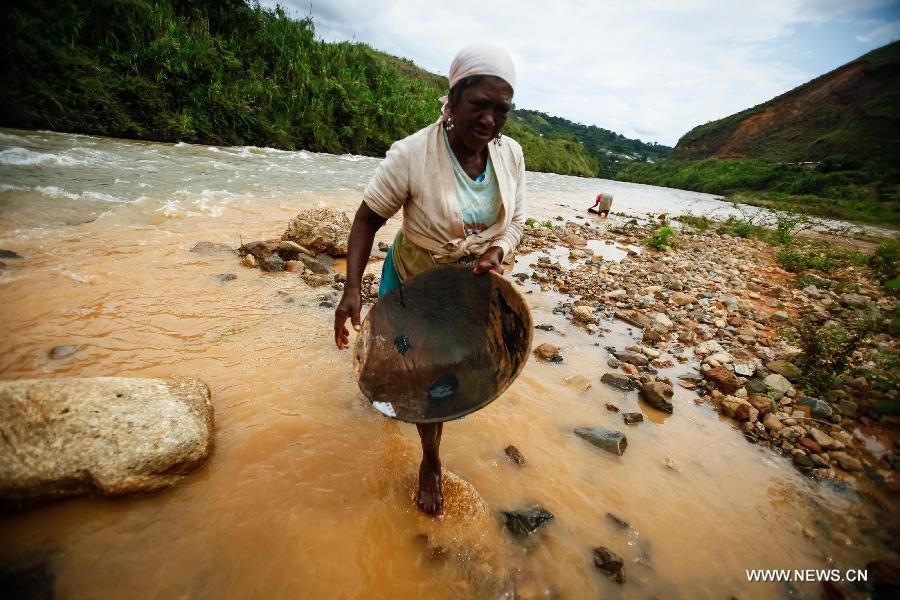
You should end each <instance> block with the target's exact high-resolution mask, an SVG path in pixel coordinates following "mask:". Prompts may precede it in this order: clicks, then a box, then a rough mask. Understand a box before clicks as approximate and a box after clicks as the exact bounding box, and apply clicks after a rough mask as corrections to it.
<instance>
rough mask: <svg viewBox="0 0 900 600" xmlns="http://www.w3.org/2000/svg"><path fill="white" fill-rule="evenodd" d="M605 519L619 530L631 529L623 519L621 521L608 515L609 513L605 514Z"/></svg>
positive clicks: (610, 514)
mask: <svg viewBox="0 0 900 600" xmlns="http://www.w3.org/2000/svg"><path fill="white" fill-rule="evenodd" d="M606 518H607V519H609V520H610V521H612V522H613V523H615V524H616V525H618V526H619V528H620V529H630V528H631V524H630V523H629V522H628V521H626V520H625V519H622V518H620V517H617V516H616V515H614V514H612V513H609V512H608V513H606Z"/></svg>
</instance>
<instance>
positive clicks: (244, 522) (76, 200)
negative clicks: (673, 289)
mask: <svg viewBox="0 0 900 600" xmlns="http://www.w3.org/2000/svg"><path fill="white" fill-rule="evenodd" d="M377 164H378V161H377V160H376V159H373V158H367V157H357V156H332V155H324V154H315V153H309V152H285V151H279V150H272V149H264V148H253V147H243V148H224V147H222V148H217V147H206V146H195V145H187V144H174V145H172V144H158V143H144V142H135V141H126V140H115V139H105V138H98V137H90V136H77V135H67V134H58V133H50V132H30V131H18V130H0V248H5V249H10V250H15V251H17V252H18V253H19V254H21V255H23V256H24V257H25V258H24V259H23V260H21V261H15V262H14V261H7V262H8V263H9V265H8V267H7V268H6V269H4V270H2V271H0V303H2V306H3V320H2V322H3V325H2V341H0V377H2V378H4V379H15V378H26V377H64V376H85V377H91V376H109V375H117V376H134V377H169V376H192V377H198V378H200V379H202V380H204V381H205V382H207V384H208V385H209V387H210V389H211V391H212V398H213V403H214V406H215V415H216V416H215V418H216V432H215V451H214V454H213V456H212V457H211V459H210V460H209V462H208V463H207V464H206V465H205V466H203V467H201V468H200V469H198V470H197V471H196V472H194V473H192V474H191V475H189V476H187V477H186V478H185V479H184V480H183V481H182V482H181V483H179V484H178V485H177V486H175V487H173V488H171V489H169V490H166V491H164V492H162V493H157V494H154V495H149V496H145V497H138V498H130V499H116V500H105V499H99V498H83V499H76V500H68V501H65V502H59V503H56V504H52V505H47V506H43V507H39V508H36V509H33V510H30V511H27V512H24V513H19V514H14V515H6V516H4V517H2V520H0V539H2V540H3V542H2V544H0V559H2V560H3V562H4V563H6V564H17V563H20V562H21V561H29V560H34V561H38V562H39V563H40V564H42V565H45V571H46V576H47V577H48V578H50V579H51V580H52V585H53V586H54V589H55V591H56V594H57V596H58V597H59V598H119V597H122V596H123V595H126V594H127V595H128V596H134V597H141V598H197V599H204V598H272V597H279V598H285V597H312V598H321V597H342V598H362V597H366V598H382V597H392V598H453V597H500V596H501V595H502V594H503V593H504V592H508V591H509V589H510V583H509V582H510V581H514V582H515V586H516V589H517V592H518V593H519V595H520V596H521V597H562V598H579V597H598V596H600V597H608V596H612V597H622V598H650V597H660V598H663V597H664V598H716V599H720V598H726V597H741V598H783V597H785V596H792V597H808V598H818V597H819V594H820V590H821V587H820V585H819V584H815V585H813V584H804V583H794V584H785V583H777V584H776V583H750V582H748V581H747V575H746V570H748V569H762V568H778V569H831V568H836V565H837V566H840V568H841V569H845V568H858V569H862V568H864V565H865V563H866V562H867V561H868V560H871V559H872V558H874V557H876V556H877V550H878V549H877V548H876V547H875V546H874V544H873V543H872V542H871V541H870V540H869V539H868V538H867V537H866V535H865V534H864V533H863V532H861V530H862V529H864V528H865V527H868V526H870V525H871V521H870V520H869V519H870V517H869V516H868V514H867V513H865V512H864V510H863V509H862V507H861V505H860V503H859V497H858V496H857V494H856V492H855V491H854V489H853V488H852V487H851V486H847V485H836V484H824V483H817V482H814V481H811V480H809V479H807V478H804V477H803V476H802V475H801V474H800V473H798V472H797V471H796V470H795V469H794V468H793V467H792V466H791V465H790V463H789V461H788V460H786V459H784V458H782V457H780V456H777V455H775V454H774V453H772V452H770V451H768V450H766V449H763V448H761V447H759V446H755V445H751V444H748V443H746V442H745V440H744V439H743V438H742V436H741V433H740V431H738V430H737V429H735V428H734V427H733V426H732V425H731V424H730V422H729V421H727V420H724V419H722V418H720V417H719V416H718V415H717V414H716V412H715V410H714V409H713V408H712V407H710V406H708V405H697V404H695V403H694V402H693V399H694V398H695V395H694V394H693V393H691V392H688V391H687V390H684V389H681V388H680V387H678V386H677V385H676V386H675V398H674V399H673V403H674V404H675V406H676V409H675V413H674V414H673V415H671V416H668V415H664V414H663V413H659V412H657V411H655V410H654V409H652V408H650V407H648V406H646V405H644V404H643V403H639V402H638V400H637V399H636V397H635V394H634V393H631V394H625V393H622V392H617V391H614V390H612V389H611V388H608V387H606V386H605V385H603V384H601V383H600V382H599V378H600V376H601V375H602V374H603V373H605V372H607V371H610V369H609V368H608V367H607V366H606V357H607V354H606V351H605V350H604V349H603V346H605V345H616V346H617V347H623V346H626V345H628V344H630V343H632V341H631V340H632V337H631V335H632V334H631V332H630V330H628V329H626V328H625V327H624V326H623V325H622V324H621V323H619V324H605V325H606V326H608V327H609V328H610V331H609V332H608V333H606V334H605V337H604V338H603V339H602V340H601V339H600V338H598V337H597V336H596V335H589V334H588V333H587V332H585V331H583V330H580V329H577V328H575V327H573V326H572V325H571V324H570V323H569V322H568V321H567V320H566V319H565V318H564V317H562V316H559V315H557V314H554V312H553V309H554V308H555V307H556V306H557V304H558V302H559V301H560V299H561V297H560V296H557V295H555V294H554V293H552V292H550V293H542V292H540V290H539V289H538V288H536V287H534V286H533V285H532V284H526V286H525V289H526V290H529V291H532V292H533V293H530V294H527V295H526V298H527V300H528V302H529V304H530V306H531V308H532V311H533V315H534V321H535V323H543V324H551V325H553V326H554V327H555V331H552V332H544V331H536V332H535V344H538V343H540V342H543V341H551V342H552V343H554V344H556V345H558V346H560V348H561V349H563V350H564V354H565V357H566V358H565V360H564V362H563V363H562V364H559V365H552V364H547V363H541V362H538V361H536V360H530V361H529V363H528V364H527V365H526V367H525V369H524V371H523V372H522V374H521V376H520V377H519V378H518V379H517V380H516V382H515V383H514V384H513V385H512V386H511V387H510V388H509V390H508V391H507V392H506V393H505V394H504V395H503V396H502V397H501V398H500V399H498V400H497V401H495V402H494V403H493V404H491V405H490V406H488V407H487V408H485V409H483V410H481V411H479V412H477V413H475V414H473V415H470V416H469V417H467V418H466V419H465V420H462V421H459V422H451V423H449V424H447V426H446V427H445V430H444V441H443V444H442V458H443V462H444V466H445V468H447V469H449V470H451V471H453V472H454V473H456V474H457V475H459V476H460V477H462V478H464V479H465V480H466V481H468V482H470V483H471V484H472V485H473V486H474V487H475V488H476V489H477V490H478V492H479V493H480V495H481V496H482V497H483V498H484V499H485V501H486V502H487V503H488V505H489V506H490V508H491V510H492V511H493V512H494V514H493V515H492V519H491V521H490V522H489V524H488V527H482V526H478V525H476V524H474V523H466V522H458V523H443V522H436V521H432V520H430V519H427V518H425V517H424V516H423V515H421V514H419V513H418V512H417V510H416V509H415V507H414V505H413V503H412V501H411V499H410V486H411V482H412V476H413V473H414V472H415V470H416V468H417V461H418V454H417V453H418V439H417V436H416V432H415V428H414V427H412V426H409V425H404V424H400V423H397V422H394V421H391V420H388V419H386V418H384V417H382V416H381V415H380V414H378V413H377V412H376V411H374V410H373V409H371V408H370V406H369V405H368V403H367V402H366V401H365V399H364V398H363V396H362V394H361V393H360V392H359V390H358V388H357V385H356V382H355V380H354V376H353V370H352V366H351V358H350V354H349V353H348V352H346V351H344V352H341V351H338V350H337V349H336V348H335V347H334V341H333V332H332V319H333V312H332V309H328V308H323V307H320V302H321V301H322V297H323V294H328V293H329V292H331V291H332V290H329V289H327V288H319V289H312V288H309V287H308V286H307V285H306V284H304V283H303V281H302V280H300V279H299V278H297V277H295V276H292V275H291V274H289V273H283V274H268V273H261V272H260V271H255V270H249V269H244V268H242V267H241V266H240V265H239V264H238V259H237V258H236V257H228V256H198V255H196V254H192V253H191V252H189V250H190V248H191V247H192V246H193V245H194V244H195V243H196V242H198V241H202V240H207V241H212V242H224V243H227V244H230V245H232V246H237V245H239V244H240V243H242V242H247V241H251V240H256V239H265V238H272V237H278V236H279V235H280V234H281V233H282V231H283V230H284V228H285V226H286V223H287V222H288V220H289V219H290V218H291V217H292V216H293V215H294V214H296V213H297V212H298V210H300V209H303V208H307V207H317V206H323V207H337V208H340V209H343V210H345V211H347V212H348V213H349V214H351V215H352V211H353V210H354V209H355V207H356V206H358V204H359V202H360V200H361V196H362V191H363V189H364V187H365V184H366V182H367V181H368V179H369V178H370V177H371V175H372V173H373V171H374V169H375V167H376V166H377ZM527 182H528V186H529V208H528V215H529V216H531V217H534V218H536V219H538V220H544V219H555V218H556V217H557V216H562V217H563V218H564V219H575V218H576V215H577V214H578V213H579V211H583V209H584V208H586V207H587V206H589V205H590V204H592V202H593V197H594V196H595V195H596V194H597V193H598V192H600V191H604V192H609V193H612V194H613V195H614V196H615V202H614V205H613V211H615V212H619V213H626V214H629V215H631V214H634V215H638V214H657V213H659V212H663V211H665V212H668V213H669V214H680V213H685V212H693V213H694V214H710V213H716V214H719V215H724V214H727V213H728V211H733V210H735V209H733V208H732V207H731V206H730V205H729V204H727V203H724V202H721V201H718V200H716V199H715V198H714V197H713V196H710V195H706V194H699V193H693V192H686V191H679V190H671V189H664V188H657V187H652V186H645V185H637V184H627V183H620V182H613V181H605V180H596V179H584V178H577V177H565V176H559V175H551V174H542V173H528V177H527ZM617 218H621V217H617ZM614 220H615V219H614ZM398 225H399V218H395V219H392V220H391V221H390V222H389V224H388V226H387V227H385V228H384V230H382V231H381V232H379V235H378V237H377V239H378V240H381V241H390V239H391V235H392V232H393V231H396V229H397V227H398ZM523 269H527V260H523V261H520V263H517V266H516V270H517V271H520V270H523ZM221 273H234V274H236V275H237V278H236V279H234V280H232V281H228V282H226V283H221V282H220V281H219V279H218V278H217V276H218V275H219V274H221ZM58 345H69V346H74V347H76V348H77V351H76V352H75V353H74V354H72V355H70V356H68V357H66V358H63V359H55V360H54V359H51V358H50V357H49V356H48V351H49V350H50V349H51V348H53V347H54V346H58ZM685 368H686V367H683V366H682V367H675V369H674V370H673V371H672V372H673V373H676V372H677V370H678V369H682V370H684V369H685ZM576 375H583V376H586V377H587V378H588V379H589V380H590V382H591V383H592V387H591V388H590V389H588V390H586V391H585V390H583V389H581V388H580V387H577V386H572V385H571V380H570V382H569V384H567V383H566V379H567V378H570V377H572V376H576ZM606 402H615V403H616V404H618V405H619V406H620V407H621V408H622V409H623V410H626V411H628V410H632V411H638V412H644V413H645V417H646V418H645V421H644V422H643V423H641V424H640V425H638V426H632V427H628V428H627V430H625V431H626V432H627V435H628V449H627V451H626V453H625V454H624V456H622V457H617V456H613V455H607V454H605V453H602V452H600V451H598V450H596V449H595V448H592V447H591V446H589V445H588V444H586V443H584V442H583V441H582V440H579V439H578V438H576V437H575V436H574V435H572V433H571V431H572V429H573V427H578V426H593V425H601V426H607V427H614V428H617V429H622V428H623V427H624V426H623V425H622V424H621V416H620V415H615V414H613V413H610V412H608V411H607V410H606V409H605V408H604V404H605V403H606ZM509 444H514V445H516V446H517V447H518V448H519V450H521V452H522V453H523V454H524V456H525V457H526V460H527V464H526V465H525V466H523V467H517V466H516V465H514V464H513V463H512V462H510V461H509V460H508V459H507V457H506V456H505V454H504V452H503V449H504V447H506V446H507V445H509ZM667 460H674V461H677V463H679V464H680V469H679V470H674V469H671V468H667V466H666V462H667ZM532 503H539V504H541V505H542V506H544V507H546V508H547V509H549V510H550V511H551V512H552V513H553V514H554V515H555V519H554V520H553V521H551V522H550V524H549V525H548V526H546V527H544V528H543V529H542V530H540V531H539V532H538V533H537V534H535V535H534V536H532V537H531V538H530V539H528V540H527V541H526V542H524V543H521V542H517V541H516V540H514V539H513V538H512V537H510V536H509V535H508V534H507V533H506V532H505V531H504V530H503V527H502V524H501V521H500V519H499V516H497V514H498V513H499V511H501V510H510V509H515V508H519V507H522V506H526V505H530V504H532ZM607 513H612V514H614V515H616V516H618V517H619V518H621V519H624V520H626V521H628V523H629V524H630V526H629V527H628V528H627V529H623V528H622V527H620V526H619V525H618V524H616V523H615V522H614V521H613V520H612V519H610V518H609V517H608V516H607ZM445 525H446V526H445ZM421 534H427V535H428V536H429V540H436V541H438V542H440V544H441V545H442V546H444V547H445V548H447V549H449V552H448V553H447V554H441V553H436V552H434V550H433V545H434V543H432V542H431V541H430V542H428V543H423V541H422V537H421ZM429 544H431V546H429ZM598 545H604V546H607V547H609V548H610V549H612V550H613V551H615V552H617V553H618V554H620V555H621V556H622V557H623V558H624V560H625V564H626V578H627V582H626V583H625V584H624V585H623V586H619V585H618V584H615V583H612V582H610V581H609V580H607V579H606V578H605V577H604V576H603V575H602V574H601V573H600V572H599V571H598V570H597V569H596V568H595V567H594V566H593V562H592V549H593V548H594V547H596V546H598Z"/></svg>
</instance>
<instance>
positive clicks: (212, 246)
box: [190, 242, 237, 256]
mask: <svg viewBox="0 0 900 600" xmlns="http://www.w3.org/2000/svg"><path fill="white" fill-rule="evenodd" d="M190 251H191V252H193V253H194V254H201V255H203V256H212V255H215V254H231V255H234V254H237V253H236V252H235V250H234V248H232V247H231V246H229V245H228V244H217V243H215V242H197V243H196V244H194V247H193V248H191V250H190Z"/></svg>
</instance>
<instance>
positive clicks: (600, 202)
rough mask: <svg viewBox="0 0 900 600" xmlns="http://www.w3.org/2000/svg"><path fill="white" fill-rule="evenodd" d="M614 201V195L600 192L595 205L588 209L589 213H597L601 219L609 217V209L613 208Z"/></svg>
mask: <svg viewBox="0 0 900 600" xmlns="http://www.w3.org/2000/svg"><path fill="white" fill-rule="evenodd" d="M612 201H613V197H612V194H604V193H603V192H600V193H599V194H597V199H596V200H595V201H594V205H593V206H592V207H590V208H589V209H588V212H592V213H596V214H598V215H600V216H601V217H608V216H609V209H610V208H611V207H612Z"/></svg>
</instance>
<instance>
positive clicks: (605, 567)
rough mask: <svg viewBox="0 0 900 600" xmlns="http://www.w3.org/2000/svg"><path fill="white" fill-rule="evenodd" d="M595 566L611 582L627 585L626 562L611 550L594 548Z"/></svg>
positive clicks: (602, 547)
mask: <svg viewBox="0 0 900 600" xmlns="http://www.w3.org/2000/svg"><path fill="white" fill-rule="evenodd" d="M594 564H595V565H596V566H597V568H598V569H600V570H601V571H603V574H604V575H606V576H607V577H608V578H609V579H610V580H611V581H614V582H616V583H625V561H624V560H622V557H621V556H619V555H618V554H616V553H615V552H613V551H612V550H610V549H609V548H606V547H604V546H599V547H597V548H594Z"/></svg>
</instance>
